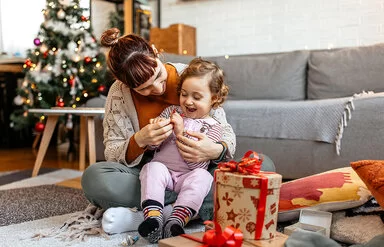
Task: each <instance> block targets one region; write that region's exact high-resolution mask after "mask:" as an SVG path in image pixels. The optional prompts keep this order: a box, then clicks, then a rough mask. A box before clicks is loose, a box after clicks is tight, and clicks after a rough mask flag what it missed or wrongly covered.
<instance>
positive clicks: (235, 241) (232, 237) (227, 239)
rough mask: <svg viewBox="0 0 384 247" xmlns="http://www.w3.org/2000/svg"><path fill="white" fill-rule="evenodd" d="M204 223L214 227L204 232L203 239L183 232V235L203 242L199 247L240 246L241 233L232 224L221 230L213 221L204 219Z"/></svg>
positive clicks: (241, 241) (241, 242)
mask: <svg viewBox="0 0 384 247" xmlns="http://www.w3.org/2000/svg"><path fill="white" fill-rule="evenodd" d="M204 224H205V225H213V224H214V226H215V228H214V229H211V230H207V231H206V232H205V233H204V236H203V241H201V239H199V238H196V237H194V236H191V235H188V234H183V235H182V236H183V237H186V238H189V239H191V240H194V241H197V242H200V243H203V245H201V247H240V246H241V245H242V244H243V233H242V232H241V231H240V230H239V229H236V228H234V227H232V226H227V227H226V228H225V229H224V232H222V230H221V227H220V225H219V224H217V223H216V222H214V221H209V220H207V221H205V222H204Z"/></svg>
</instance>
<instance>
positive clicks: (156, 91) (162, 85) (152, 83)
mask: <svg viewBox="0 0 384 247" xmlns="http://www.w3.org/2000/svg"><path fill="white" fill-rule="evenodd" d="M156 62H157V67H156V69H155V74H154V75H153V76H152V77H151V78H149V80H148V81H146V82H144V83H143V84H141V85H140V86H138V87H135V88H134V89H133V90H135V91H136V92H137V93H139V94H141V95H143V96H149V95H162V94H164V93H165V90H166V86H167V83H166V81H167V77H168V74H167V70H166V69H165V66H164V64H163V63H162V62H161V61H160V60H159V59H156Z"/></svg>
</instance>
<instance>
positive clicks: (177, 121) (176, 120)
mask: <svg viewBox="0 0 384 247" xmlns="http://www.w3.org/2000/svg"><path fill="white" fill-rule="evenodd" d="M171 123H172V124H173V131H174V132H175V135H181V134H183V131H184V120H183V118H182V117H181V116H180V114H179V113H177V112H174V113H173V114H172V115H171Z"/></svg>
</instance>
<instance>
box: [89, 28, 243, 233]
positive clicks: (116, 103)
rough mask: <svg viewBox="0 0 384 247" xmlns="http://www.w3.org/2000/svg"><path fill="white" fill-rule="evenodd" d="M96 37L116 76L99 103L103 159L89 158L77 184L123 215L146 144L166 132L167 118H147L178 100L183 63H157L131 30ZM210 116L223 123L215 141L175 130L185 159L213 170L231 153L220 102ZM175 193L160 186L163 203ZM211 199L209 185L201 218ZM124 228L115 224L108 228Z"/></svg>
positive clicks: (136, 192)
mask: <svg viewBox="0 0 384 247" xmlns="http://www.w3.org/2000/svg"><path fill="white" fill-rule="evenodd" d="M101 43H102V44H103V45H104V46H107V47H110V51H109V56H108V66H109V69H110V71H111V73H112V74H113V75H114V76H115V78H116V79H117V80H116V81H115V83H114V84H113V85H112V86H111V88H110V91H109V94H108V97H107V101H106V105H105V116H104V122H103V126H104V145H105V156H106V159H107V161H106V162H99V163H96V164H93V165H91V166H89V167H88V168H87V169H86V170H85V171H84V174H83V177H82V188H83V191H84V194H85V196H86V197H87V199H88V200H89V201H90V202H91V203H92V204H94V205H96V206H98V207H101V208H104V209H108V208H111V207H113V208H116V207H124V209H125V211H124V209H123V211H114V212H115V213H116V212H121V215H120V216H123V214H124V213H126V212H127V211H126V208H128V207H129V208H132V207H137V208H140V180H139V173H140V170H141V168H142V166H143V165H144V164H146V163H147V162H148V161H149V160H151V158H152V153H151V152H150V151H149V150H147V149H146V147H147V146H149V145H158V144H160V143H161V142H162V141H163V140H165V139H166V138H167V137H168V136H169V135H170V134H171V133H172V130H173V126H172V124H171V123H170V120H169V119H168V120H165V121H161V122H157V123H150V121H151V119H152V118H155V117H156V116H158V115H159V114H160V113H161V112H162V111H163V110H164V109H165V108H166V107H168V106H170V105H178V104H179V100H178V94H177V84H178V81H179V75H180V73H181V72H182V70H183V69H184V68H185V67H186V65H184V64H163V63H162V62H161V61H160V60H159V58H158V53H157V51H156V49H155V48H154V47H151V46H150V45H149V44H148V43H147V42H146V41H145V40H144V39H142V38H141V37H138V36H136V35H126V36H123V37H119V30H118V29H116V28H112V29H109V30H107V31H105V32H104V33H103V34H102V37H101ZM211 116H212V117H214V118H215V119H216V120H217V121H218V122H220V124H221V126H222V128H223V141H222V142H218V143H215V142H213V141H211V140H210V139H209V138H208V137H207V136H206V135H204V134H203V133H198V132H187V134H188V135H190V136H192V137H195V138H196V139H197V141H195V140H192V139H190V138H187V137H185V136H183V135H179V136H177V146H178V149H179V152H180V154H181V156H182V157H183V158H184V160H185V161H187V162H201V161H208V160H212V161H213V162H212V163H213V165H211V166H210V168H209V171H210V172H213V170H214V169H215V165H214V164H217V163H218V162H220V161H222V160H224V159H225V158H232V157H233V155H234V152H235V143H236V139H235V138H236V137H235V134H234V133H233V130H232V127H231V126H230V125H229V124H228V123H227V121H226V118H225V113H224V111H223V109H222V108H217V109H216V110H213V111H212V112H211ZM176 197H177V195H176V194H175V193H172V192H166V193H165V200H164V202H165V205H167V204H170V203H173V202H174V201H175V200H176ZM212 199H213V196H212V189H211V191H210V193H209V194H208V196H207V197H206V198H205V200H204V203H203V205H202V207H201V208H200V211H199V216H200V217H201V218H202V219H203V220H205V219H210V218H212V213H213V201H212ZM107 212H108V211H107ZM107 212H106V213H107ZM104 217H105V215H104ZM117 217H118V216H117ZM111 218H114V217H111ZM123 218H124V217H122V218H121V219H123ZM124 219H125V218H124ZM125 220H128V219H125ZM103 221H104V219H103ZM109 223H111V222H109ZM112 223H113V222H112ZM115 223H116V222H115ZM130 223H131V222H130ZM112 225H113V224H112ZM115 225H116V224H115ZM118 225H119V224H118ZM131 225H132V224H131ZM103 226H104V224H103ZM112 228H114V227H112ZM104 230H105V228H104ZM127 230H128V229H127V228H124V227H118V228H116V229H112V230H110V231H109V233H117V232H122V231H127ZM107 232H108V231H107Z"/></svg>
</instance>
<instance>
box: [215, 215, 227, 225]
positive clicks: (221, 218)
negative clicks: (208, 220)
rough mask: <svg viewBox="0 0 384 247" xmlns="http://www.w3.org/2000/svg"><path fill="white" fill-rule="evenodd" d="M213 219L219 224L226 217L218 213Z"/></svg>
mask: <svg viewBox="0 0 384 247" xmlns="http://www.w3.org/2000/svg"><path fill="white" fill-rule="evenodd" d="M215 221H216V222H217V223H218V224H219V225H221V224H224V223H225V222H226V219H225V218H224V215H218V216H216V218H215Z"/></svg>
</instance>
